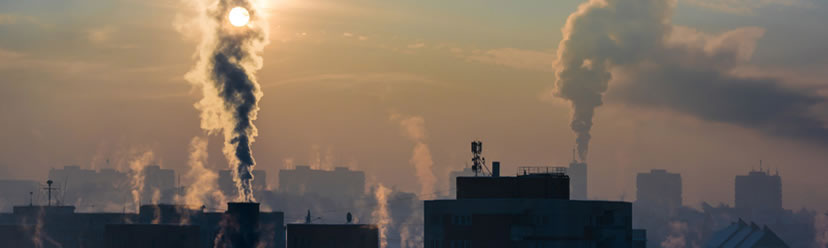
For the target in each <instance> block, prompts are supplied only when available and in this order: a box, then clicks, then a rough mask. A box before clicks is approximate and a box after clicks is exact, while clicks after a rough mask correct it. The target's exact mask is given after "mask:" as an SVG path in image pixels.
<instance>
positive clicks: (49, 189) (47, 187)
mask: <svg viewBox="0 0 828 248" xmlns="http://www.w3.org/2000/svg"><path fill="white" fill-rule="evenodd" d="M52 183H54V182H53V181H52V180H46V185H48V186H46V188H43V189H45V190H47V191H48V192H49V206H52V190H54V189H57V188H53V187H52Z"/></svg>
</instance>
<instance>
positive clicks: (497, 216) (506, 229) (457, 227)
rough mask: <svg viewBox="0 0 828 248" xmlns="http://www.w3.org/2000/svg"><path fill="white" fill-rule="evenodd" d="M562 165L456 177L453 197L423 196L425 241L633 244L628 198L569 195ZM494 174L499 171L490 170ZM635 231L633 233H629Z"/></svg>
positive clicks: (433, 243)
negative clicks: (509, 174) (583, 198)
mask: <svg viewBox="0 0 828 248" xmlns="http://www.w3.org/2000/svg"><path fill="white" fill-rule="evenodd" d="M564 171H565V168H546V167H544V168H540V167H533V168H521V169H519V170H518V176H517V177H459V178H457V199H456V200H432V201H425V216H424V218H425V247H498V248H500V247H621V248H625V247H636V248H637V247H639V246H633V245H634V244H636V245H639V244H642V243H646V238H643V240H642V236H645V235H644V234H643V232H641V231H638V230H636V231H634V230H633V229H632V204H630V203H629V202H611V201H575V200H569V193H570V191H569V176H568V175H566V174H565V173H563V172H564ZM492 174H494V175H498V174H500V173H494V172H493V173H492ZM634 237H635V239H634Z"/></svg>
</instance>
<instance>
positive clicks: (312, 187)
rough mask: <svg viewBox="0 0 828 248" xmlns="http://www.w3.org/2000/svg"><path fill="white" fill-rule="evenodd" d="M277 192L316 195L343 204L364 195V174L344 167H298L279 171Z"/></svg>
mask: <svg viewBox="0 0 828 248" xmlns="http://www.w3.org/2000/svg"><path fill="white" fill-rule="evenodd" d="M279 190H280V191H282V192H285V193H290V194H297V195H303V194H310V195H317V196H321V197H325V198H329V199H333V200H335V201H338V202H343V201H347V200H349V199H355V198H358V197H360V196H362V195H363V194H364V193H365V173H364V172H362V171H353V170H350V169H348V168H346V167H336V168H334V169H333V170H315V169H311V168H310V167H309V166H304V165H300V166H296V168H295V169H283V170H279Z"/></svg>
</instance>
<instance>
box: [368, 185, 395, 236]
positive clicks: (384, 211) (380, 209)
mask: <svg viewBox="0 0 828 248" xmlns="http://www.w3.org/2000/svg"><path fill="white" fill-rule="evenodd" d="M389 194H391V189H389V188H386V187H385V186H383V185H382V184H377V187H376V188H375V189H374V198H375V199H376V200H377V206H376V208H374V211H373V212H371V217H372V218H373V219H374V222H375V224H376V225H377V227H378V228H379V236H380V248H386V247H388V228H389V227H390V226H391V214H390V213H389V212H388V196H389Z"/></svg>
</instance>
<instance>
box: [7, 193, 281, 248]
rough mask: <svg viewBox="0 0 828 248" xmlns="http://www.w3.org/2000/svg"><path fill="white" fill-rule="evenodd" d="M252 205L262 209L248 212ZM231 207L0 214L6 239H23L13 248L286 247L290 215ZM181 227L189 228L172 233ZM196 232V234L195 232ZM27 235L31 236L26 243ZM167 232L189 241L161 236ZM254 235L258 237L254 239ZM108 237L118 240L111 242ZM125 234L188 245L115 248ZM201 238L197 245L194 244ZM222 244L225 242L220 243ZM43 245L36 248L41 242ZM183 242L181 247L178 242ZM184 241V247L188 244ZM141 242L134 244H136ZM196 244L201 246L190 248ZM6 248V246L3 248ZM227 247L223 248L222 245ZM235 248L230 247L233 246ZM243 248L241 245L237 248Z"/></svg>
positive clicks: (45, 209)
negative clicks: (286, 217)
mask: <svg viewBox="0 0 828 248" xmlns="http://www.w3.org/2000/svg"><path fill="white" fill-rule="evenodd" d="M248 204H253V205H256V206H255V208H254V207H247V205H248ZM236 205H238V203H235V204H234V203H231V204H229V206H228V211H227V212H226V213H222V212H204V211H203V210H202V209H189V208H187V207H185V206H181V205H144V206H141V208H140V212H139V213H137V214H135V213H75V212H74V210H75V208H74V207H71V206H51V207H49V206H20V207H15V208H14V212H13V213H10V214H0V237H9V238H11V237H18V238H17V239H15V240H10V241H9V242H15V243H14V244H18V243H20V244H21V245H15V246H11V247H21V248H28V247H46V248H49V247H63V248H81V247H84V248H103V247H204V248H207V247H215V240H216V237H227V240H228V242H231V241H236V240H241V242H240V243H242V244H250V243H254V245H253V246H250V247H263V248H280V247H284V246H285V231H284V214H283V213H281V212H259V209H258V204H255V203H242V205H245V206H241V207H238V206H236ZM176 226H181V227H182V228H183V229H170V228H172V227H176ZM193 230H195V231H194V232H193ZM21 233H22V234H23V235H25V236H22V238H20V235H21ZM165 233H169V234H175V235H179V234H181V235H185V236H186V237H178V238H176V237H172V236H171V237H161V238H157V235H163V234H165ZM250 234H253V235H250ZM107 235H115V237H108V236H107ZM121 235H132V236H133V238H135V239H146V240H154V239H162V240H163V239H173V238H175V239H176V240H177V241H176V240H169V241H170V242H173V243H174V244H186V245H182V246H152V245H153V244H155V243H136V244H137V246H123V245H121V244H120V243H115V244H114V246H113V244H112V243H111V242H110V243H109V244H108V243H107V242H108V241H107V240H110V241H111V240H121ZM239 237H242V238H239ZM193 239H195V241H193ZM219 240H220V241H221V240H222V239H219ZM35 241H37V242H39V245H35V244H36V242H35ZM176 242H177V243H176ZM182 242H183V243H182ZM132 243H135V242H130V244H132ZM190 245H195V246H190ZM0 247H5V246H3V243H0ZM219 247H222V246H219ZM227 247H229V246H227ZM234 247H239V246H234Z"/></svg>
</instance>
